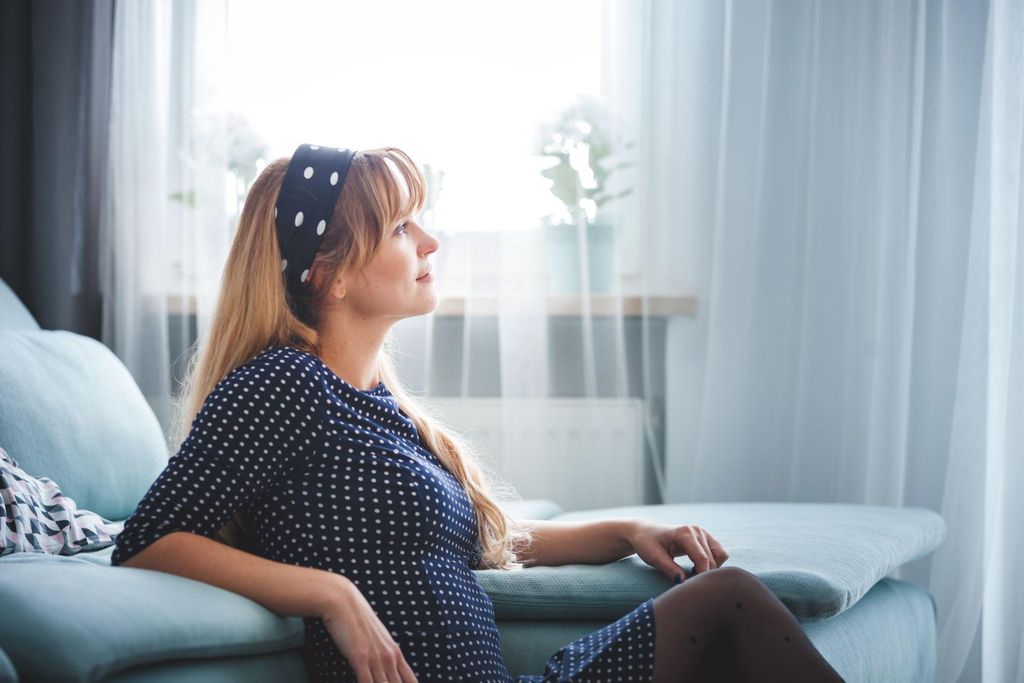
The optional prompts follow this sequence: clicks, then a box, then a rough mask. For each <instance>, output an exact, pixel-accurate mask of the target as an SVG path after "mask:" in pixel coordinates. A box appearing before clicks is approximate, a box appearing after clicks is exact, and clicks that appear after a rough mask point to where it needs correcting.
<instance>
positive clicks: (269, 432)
mask: <svg viewBox="0 0 1024 683" xmlns="http://www.w3.org/2000/svg"><path fill="white" fill-rule="evenodd" d="M324 401H325V399H324V392H323V387H322V384H321V375H320V372H319V370H318V369H317V368H316V366H315V365H313V364H312V363H305V362H303V361H301V360H297V361H295V362H294V363H291V362H289V361H287V360H284V359H281V358H279V357H275V358H274V359H273V360H272V361H270V362H267V363H261V364H258V365H257V364H247V365H243V366H240V367H238V368H236V369H235V370H233V371H232V372H230V373H228V375H227V376H226V377H225V378H224V379H222V380H221V381H220V382H219V383H218V384H217V386H215V387H214V389H213V391H211V392H210V394H209V395H208V396H207V398H206V400H205V401H204V403H203V406H202V408H201V409H200V411H199V413H198V414H197V415H196V417H195V419H194V420H193V422H192V427H191V430H190V432H189V435H188V438H186V439H185V441H184V442H183V443H182V444H181V448H180V449H179V450H178V452H177V454H176V455H174V456H173V457H172V458H171V459H170V460H169V461H168V463H167V466H166V467H165V468H164V470H163V472H161V473H160V475H159V476H158V477H157V479H156V481H154V482H153V484H152V485H151V486H150V488H149V490H148V491H147V492H146V494H145V496H144V497H143V498H142V501H141V502H140V503H139V505H138V506H137V507H136V509H135V511H134V512H133V513H132V515H131V516H130V517H129V518H128V519H127V520H126V521H125V524H124V528H123V530H122V531H121V533H120V534H118V537H117V542H116V548H115V549H114V552H113V554H112V555H111V558H110V564H111V565H113V566H117V565H119V564H121V563H123V562H124V561H125V560H127V559H128V558H129V557H131V556H133V555H135V554H136V553H139V552H141V551H142V550H143V549H145V548H146V547H148V546H149V545H151V544H152V543H153V542H155V541H156V540H157V539H159V538H161V537H163V536H166V535H167V534H169V533H171V532H173V531H189V532H192V533H195V534H200V535H202V536H207V537H209V538H213V537H214V535H215V534H216V533H217V531H218V530H219V529H220V528H221V527H222V526H224V524H225V523H226V522H227V521H228V519H230V518H231V517H232V515H234V514H235V512H236V511H237V510H239V509H241V508H243V507H244V506H246V505H247V504H248V503H249V502H250V501H252V500H254V499H256V498H257V497H259V496H260V494H261V493H263V492H264V491H265V490H266V489H267V488H268V487H269V486H270V485H272V484H274V483H275V482H276V481H277V480H279V479H280V478H281V477H282V476H284V475H286V474H287V473H288V472H290V471H291V470H292V469H294V468H295V467H296V466H298V465H299V464H301V463H302V462H303V461H305V460H306V459H307V458H308V457H309V456H310V455H311V454H312V453H313V452H315V451H316V449H317V448H318V447H319V446H320V445H321V433H322V430H323V419H322V418H323V415H324V410H325V403H324Z"/></svg>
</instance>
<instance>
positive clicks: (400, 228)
mask: <svg viewBox="0 0 1024 683" xmlns="http://www.w3.org/2000/svg"><path fill="white" fill-rule="evenodd" d="M405 226H406V224H405V223H402V224H401V225H399V226H398V227H397V228H396V229H395V232H398V231H402V232H408V228H406V227H405Z"/></svg>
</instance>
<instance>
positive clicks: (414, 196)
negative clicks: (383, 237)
mask: <svg viewBox="0 0 1024 683" xmlns="http://www.w3.org/2000/svg"><path fill="white" fill-rule="evenodd" d="M381 157H382V159H383V160H384V166H385V168H387V170H388V173H385V174H383V175H384V177H383V178H381V180H382V184H383V185H384V187H386V188H387V190H386V191H385V193H384V196H385V209H386V214H387V223H386V224H385V225H384V226H383V228H384V231H385V232H387V231H388V230H389V229H390V228H391V227H392V226H394V225H395V224H396V223H398V221H400V220H401V219H403V218H406V217H407V216H413V217H415V216H416V214H418V213H419V212H420V211H421V210H422V209H423V205H424V204H425V203H426V197H427V188H426V180H425V179H424V177H423V174H422V173H421V172H420V170H419V169H418V168H417V167H416V164H415V163H414V162H413V160H412V159H410V158H409V156H408V155H407V154H406V153H405V152H403V151H401V150H400V149H397V148H395V147H387V148H385V149H384V153H383V154H382V155H381Z"/></svg>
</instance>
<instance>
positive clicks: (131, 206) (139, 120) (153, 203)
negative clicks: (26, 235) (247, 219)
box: [101, 0, 233, 432]
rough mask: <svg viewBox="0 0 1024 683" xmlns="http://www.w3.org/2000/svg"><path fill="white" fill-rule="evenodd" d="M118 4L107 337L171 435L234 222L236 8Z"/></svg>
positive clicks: (105, 249) (107, 200) (105, 273)
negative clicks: (181, 369)
mask: <svg viewBox="0 0 1024 683" xmlns="http://www.w3.org/2000/svg"><path fill="white" fill-rule="evenodd" d="M114 13H115V16H114V36H113V40H114V45H113V66H112V74H111V110H110V141H109V149H108V156H107V174H108V182H107V183H106V190H105V192H106V194H105V196H104V197H103V202H102V204H101V207H102V208H101V214H102V219H101V225H102V231H101V252H102V253H101V282H102V287H103V296H104V309H103V331H102V340H103V342H104V343H105V344H106V345H107V346H108V347H109V348H111V349H112V350H113V351H114V352H115V353H116V354H117V355H118V357H119V358H120V359H121V360H122V361H123V362H124V363H125V365H126V366H127V367H128V369H129V370H130V371H131V373H132V375H133V376H134V378H135V380H136V382H137V383H138V384H139V387H140V388H141V390H142V392H143V394H144V395H145V396H146V399H147V401H149V403H150V405H151V407H152V408H153V410H154V412H155V413H156V415H157V417H158V418H159V420H160V422H161V424H162V425H163V427H164V430H165V432H167V430H168V429H169V427H170V424H171V417H172V416H171V410H172V408H171V394H172V390H173V389H174V387H173V380H172V373H171V368H172V366H173V365H174V364H175V363H181V362H183V360H184V359H183V358H182V357H181V356H182V353H183V352H184V350H185V349H187V348H188V346H189V344H190V343H191V340H192V338H193V337H194V334H195V333H196V332H197V331H198V333H199V334H204V333H205V329H206V323H207V322H208V320H209V316H210V313H211V312H212V307H213V304H214V303H215V297H216V293H217V287H218V280H219V277H220V272H221V269H222V267H223V262H224V258H225V257H226V255H227V249H228V246H229V245H230V230H231V229H232V227H233V225H232V224H233V216H232V215H231V211H230V207H231V202H230V201H229V200H230V199H231V188H230V186H229V184H228V183H226V179H227V178H228V170H229V161H230V159H229V151H230V150H229V148H228V143H227V141H228V140H229V137H228V135H227V134H226V133H227V130H226V127H225V121H226V112H225V107H224V105H223V89H222V83H223V72H224V59H225V57H224V55H225V49H226V41H225V39H224V37H225V25H224V21H225V7H224V3H223V2H219V1H218V0H213V1H212V2H197V1H192V0H178V1H176V2H170V1H169V0H164V1H159V0H157V1H153V2H119V3H116V4H115V10H114ZM194 313H198V319H197V320H196V322H195V323H194V324H193V323H192V315H193V314H194ZM193 325H195V326H196V327H197V328H198V330H196V329H193Z"/></svg>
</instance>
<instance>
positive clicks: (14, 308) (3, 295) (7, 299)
mask: <svg viewBox="0 0 1024 683" xmlns="http://www.w3.org/2000/svg"><path fill="white" fill-rule="evenodd" d="M38 329H39V323H37V322H36V319H35V318H33V317H32V314H31V313H29V310H28V309H27V308H25V304H23V303H21V299H19V298H18V295H17V294H15V293H14V290H13V289H11V288H10V286H9V285H8V284H7V283H6V282H4V281H3V280H0V330H38Z"/></svg>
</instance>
